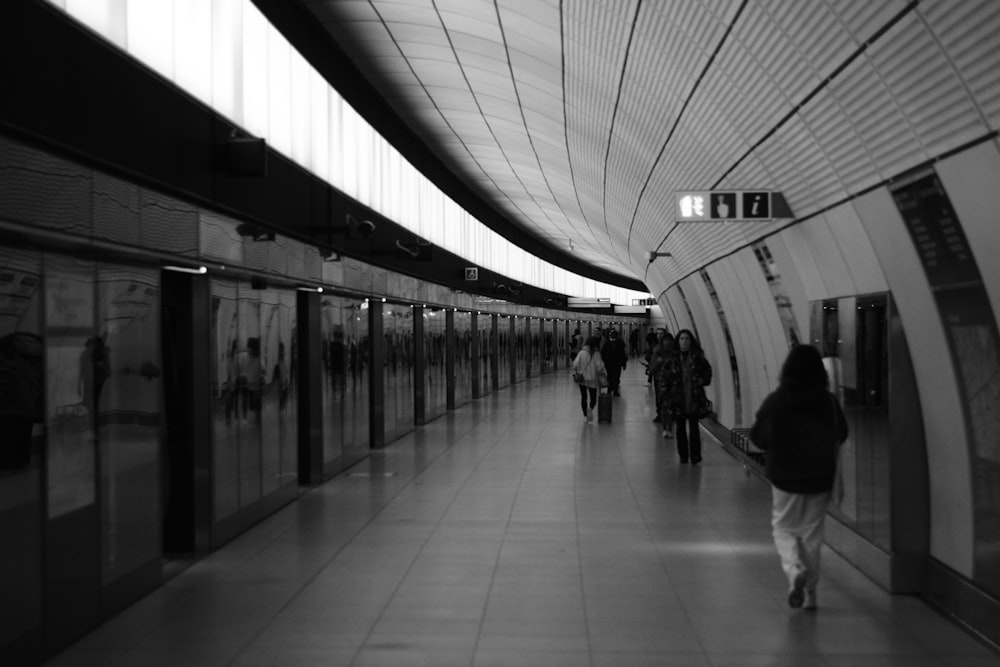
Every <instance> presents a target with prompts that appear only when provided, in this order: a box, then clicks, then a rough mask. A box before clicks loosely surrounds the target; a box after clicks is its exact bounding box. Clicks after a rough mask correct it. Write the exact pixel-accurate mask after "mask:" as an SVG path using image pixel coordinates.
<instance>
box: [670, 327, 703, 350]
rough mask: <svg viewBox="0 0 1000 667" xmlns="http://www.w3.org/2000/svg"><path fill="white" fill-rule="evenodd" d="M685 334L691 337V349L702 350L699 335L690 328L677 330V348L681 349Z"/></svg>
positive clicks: (675, 337)
mask: <svg viewBox="0 0 1000 667" xmlns="http://www.w3.org/2000/svg"><path fill="white" fill-rule="evenodd" d="M684 334H687V335H688V337H689V338H690V339H691V351H692V352H701V343H699V342H698V338H697V336H695V335H694V333H693V332H692V331H691V330H690V329H681V330H680V331H678V332H677V335H676V336H674V343H675V344H676V347H677V349H678V350H679V349H681V336H683V335H684Z"/></svg>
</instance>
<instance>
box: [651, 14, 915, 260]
mask: <svg viewBox="0 0 1000 667" xmlns="http://www.w3.org/2000/svg"><path fill="white" fill-rule="evenodd" d="M919 2H920V0H910V2H909V3H907V5H906V6H905V7H903V9H901V10H899V12H897V13H896V15H895V16H893V17H892V18H891V19H889V20H888V21H887V22H886V24H885V25H883V26H882V27H881V28H879V29H878V30H876V31H875V33H874V34H873V35H872V36H871V37H869V38H868V39H867V40H865V42H864V44H862V45H861V46H859V47H858V48H857V49H855V50H854V52H853V53H851V55H849V56H848V57H847V58H846V59H845V60H844V62H842V63H840V64H839V65H838V66H837V67H836V68H835V69H834V70H833V71H832V72H830V75H829V76H828V77H827V78H826V80H825V81H823V82H821V83H820V84H819V85H818V86H816V87H815V88H813V89H812V90H811V91H810V92H809V93H808V94H807V95H806V96H805V97H804V98H802V101H801V102H799V103H798V104H797V105H795V107H794V108H792V110H791V111H789V112H788V113H787V114H785V116H784V117H783V118H781V119H779V120H778V122H777V123H776V124H775V125H774V126H773V127H772V128H771V129H770V130H768V131H767V132H766V133H765V134H764V135H763V136H762V137H761V138H760V139H758V140H757V142H756V143H755V144H754V145H753V146H751V147H750V148H749V149H748V150H747V151H746V152H745V153H744V154H743V155H741V156H740V157H739V158H738V159H737V160H736V161H735V162H733V164H732V165H730V166H729V168H728V169H726V171H724V172H723V173H722V175H721V176H719V178H718V180H716V181H715V183H713V184H712V187H711V188H709V189H712V190H714V189H715V188H717V187H719V184H721V183H722V182H723V181H724V180H725V179H726V177H727V176H728V175H729V174H731V173H732V172H733V171H734V170H735V169H736V168H737V167H738V166H739V165H740V163H742V162H743V161H744V160H746V159H747V158H748V157H750V156H751V155H752V154H753V153H754V151H756V150H757V149H758V148H760V146H761V145H762V144H763V143H764V142H766V141H767V140H768V139H770V138H771V136H772V135H774V133H775V132H777V131H778V130H779V129H780V128H781V126H782V125H784V124H785V123H787V122H788V121H789V120H791V119H792V118H794V117H795V115H796V114H798V113H799V111H801V110H802V108H803V107H804V106H806V105H807V104H808V103H809V102H810V101H811V100H812V99H813V98H814V97H816V95H818V94H819V93H820V92H822V91H823V90H824V89H825V88H826V87H827V86H828V85H830V83H831V82H832V81H833V80H834V79H835V78H837V76H838V75H839V74H840V73H841V72H843V71H844V70H846V69H847V68H848V67H849V66H850V65H851V63H853V62H854V61H855V60H857V59H858V58H860V57H861V55H862V54H864V52H865V51H867V50H868V47H869V46H871V45H872V44H874V43H875V42H876V41H877V40H878V39H879V38H880V37H882V35H884V34H885V33H887V32H888V31H889V30H891V29H892V27H893V26H895V25H896V24H897V23H899V21H901V20H902V19H903V18H904V17H905V16H906V15H907V14H909V13H910V12H911V11H913V9H914V8H916V6H917V5H918V4H919ZM664 240H666V239H664Z"/></svg>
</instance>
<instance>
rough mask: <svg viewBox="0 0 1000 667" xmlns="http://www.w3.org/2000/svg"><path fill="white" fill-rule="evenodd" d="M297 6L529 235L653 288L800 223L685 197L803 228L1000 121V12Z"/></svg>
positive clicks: (862, 4)
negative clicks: (708, 193)
mask: <svg viewBox="0 0 1000 667" xmlns="http://www.w3.org/2000/svg"><path fill="white" fill-rule="evenodd" d="M298 1H299V2H300V5H301V6H302V7H304V8H305V9H306V11H307V12H308V15H309V17H310V20H314V21H315V23H316V25H317V26H320V27H321V28H322V30H323V31H324V34H325V35H327V36H329V38H331V39H332V40H335V41H336V44H337V45H338V46H339V48H340V49H342V50H343V51H344V52H345V53H346V54H347V55H348V57H349V58H350V59H351V61H352V62H353V63H354V64H355V66H356V67H357V69H358V70H359V71H360V72H361V73H362V74H363V76H364V77H365V78H366V79H367V81H368V82H369V83H370V84H371V86H373V87H374V89H375V90H376V91H377V93H378V95H379V96H381V98H382V99H383V100H384V101H385V103H387V104H388V106H389V107H391V109H392V110H393V111H394V113H395V114H396V115H397V116H398V118H399V119H402V121H403V122H404V123H405V124H406V125H407V126H408V127H409V129H410V130H411V131H412V132H413V133H414V134H416V135H417V136H419V137H420V138H421V140H422V141H423V143H424V144H425V145H426V148H427V149H428V150H429V151H431V152H432V153H433V155H434V156H436V158H437V159H438V160H439V161H440V162H441V163H443V164H444V165H445V167H446V168H447V169H449V170H451V171H452V172H453V173H454V175H455V176H457V177H458V178H459V179H460V180H461V181H464V182H465V183H466V184H467V185H468V186H470V187H471V188H472V190H473V191H474V192H475V193H476V194H477V195H478V197H480V198H481V199H482V200H483V201H484V202H486V203H487V204H488V205H489V206H490V207H492V209H493V210H495V211H497V212H499V213H500V215H501V216H502V217H503V218H505V219H506V221H507V222H508V223H509V224H510V225H512V226H513V228H516V229H517V230H519V231H521V232H526V233H527V234H529V235H530V236H533V237H537V239H539V240H541V242H542V243H543V244H544V245H546V246H547V247H549V248H550V249H551V250H552V251H553V252H554V253H555V254H556V255H558V254H564V255H567V256H572V257H575V258H577V259H579V260H582V261H584V262H586V263H587V264H589V265H591V266H593V267H596V268H597V269H600V270H602V271H606V272H610V273H612V274H615V275H620V276H622V277H624V278H627V279H637V280H639V281H641V282H643V283H645V284H646V285H648V286H650V287H651V288H653V291H654V293H656V294H659V293H660V292H662V290H664V289H666V288H667V287H669V286H670V285H672V284H674V283H675V282H677V281H678V280H680V279H682V278H684V277H685V276H686V275H689V274H690V273H692V272H693V271H697V270H698V269H699V268H701V267H703V266H705V265H707V264H709V263H710V262H712V261H713V260H715V259H718V258H719V257H722V256H724V255H726V254H728V253H731V252H733V251H734V250H737V249H739V248H742V247H745V246H746V245H747V244H749V243H751V242H753V241H754V240H756V239H759V238H761V237H762V236H765V235H767V234H769V233H771V232H774V231H776V230H778V229H780V228H782V227H783V226H785V225H787V224H789V223H790V222H792V220H790V219H777V220H772V221H761V222H749V221H739V222H734V223H681V224H678V223H677V222H676V221H675V220H674V210H675V201H674V199H675V194H674V193H675V192H676V191H679V190H698V189H713V188H730V189H770V190H775V191H779V192H782V193H783V194H784V197H785V200H786V201H787V203H788V204H789V206H790V210H791V211H793V212H794V215H795V216H796V217H798V218H800V219H801V218H802V217H805V216H809V215H813V214H815V213H817V212H819V211H822V210H823V209H824V208H826V207H829V206H831V205H834V204H837V203H839V202H843V201H846V200H849V199H850V198H851V197H853V196H856V195H857V194H859V193H860V192H863V191H864V190H865V189H868V188H870V187H872V186H875V185H878V184H879V183H883V182H885V181H886V180H887V179H890V178H892V177H893V176H896V175H898V174H899V173H901V172H902V171H904V170H906V169H908V168H912V167H913V166H916V165H919V164H921V163H924V162H927V161H928V160H933V159H935V158H936V157H937V156H939V155H940V154H941V153H942V152H943V151H946V150H949V149H950V148H954V147H955V146H958V145H960V144H962V143H963V142H969V141H973V140H977V139H979V138H981V137H982V135H983V134H984V133H989V132H990V131H991V127H992V128H995V127H996V126H997V120H998V118H1000V94H998V92H997V86H996V83H995V80H994V77H995V72H996V71H1000V70H998V66H1000V62H997V61H998V57H1000V56H998V53H1000V48H998V47H1000V43H998V39H1000V38H998V37H997V35H998V34H1000V3H997V2H994V1H991V0H978V1H975V0H967V1H964V2H955V1H953V0H938V1H933V0H924V1H923V2H917V1H909V2H908V1H905V0H891V1H884V2H869V1H867V0H806V1H804V2H790V1H788V0H684V1H683V2H681V1H669V2H668V1H654V0H545V1H543V0H494V1H483V0H298ZM266 4H268V3H267V2H264V1H262V2H258V5H266ZM271 4H274V3H271ZM292 41H293V43H295V39H294V37H292ZM956 75H957V76H956ZM333 83H334V85H336V82H335V81H333ZM369 120H370V121H371V122H372V123H373V125H375V126H376V127H377V128H379V120H378V119H369ZM379 129H381V128H379ZM411 159H412V158H411ZM653 250H656V251H660V252H664V253H670V255H671V256H670V257H663V258H660V259H657V260H655V261H654V262H650V261H649V259H648V258H649V253H650V251H653ZM550 261H555V262H556V263H558V260H552V259H551V258H550Z"/></svg>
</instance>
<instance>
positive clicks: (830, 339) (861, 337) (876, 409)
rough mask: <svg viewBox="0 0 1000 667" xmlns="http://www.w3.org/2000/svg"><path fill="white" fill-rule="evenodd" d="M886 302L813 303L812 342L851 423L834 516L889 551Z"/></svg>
mask: <svg viewBox="0 0 1000 667" xmlns="http://www.w3.org/2000/svg"><path fill="white" fill-rule="evenodd" d="M886 307H887V299H886V297H885V296H873V297H864V298H855V297H845V298H842V299H830V300H827V301H822V302H819V301H817V302H813V303H812V308H811V312H810V339H811V340H812V343H813V345H815V346H816V347H817V349H819V350H820V351H821V352H822V354H823V365H824V367H825V368H826V372H827V375H828V377H829V379H830V391H832V392H833V393H834V394H836V395H837V397H838V399H839V400H840V401H841V405H843V408H844V415H845V416H846V418H847V423H848V429H849V435H848V438H847V441H846V442H845V443H844V444H843V446H842V450H841V465H842V466H843V470H844V501H843V502H842V503H841V505H840V507H839V508H836V509H835V510H834V511H835V512H837V513H838V516H839V517H840V518H841V520H843V521H844V522H845V523H847V525H849V526H851V527H853V528H854V529H855V530H856V531H857V532H858V534H859V535H861V536H863V537H864V538H865V539H867V540H869V541H871V542H872V543H873V544H875V545H877V546H879V547H882V548H884V549H890V548H891V546H892V545H891V518H892V517H891V503H890V492H891V488H892V487H891V476H890V474H889V469H890V463H891V462H890V458H889V455H890V448H891V447H890V446H891V442H890V438H891V437H892V435H891V433H890V431H889V397H888V386H889V385H888V348H887V335H888V329H887V318H886Z"/></svg>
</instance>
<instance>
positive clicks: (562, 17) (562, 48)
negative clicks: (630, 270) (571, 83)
mask: <svg viewBox="0 0 1000 667" xmlns="http://www.w3.org/2000/svg"><path fill="white" fill-rule="evenodd" d="M565 2H566V0H559V66H560V68H561V71H560V77H561V86H562V112H563V142H564V144H565V148H566V164H567V165H568V166H569V179H570V182H571V183H572V184H573V196H574V197H575V198H576V205H577V208H579V209H580V216H581V217H582V218H583V219H584V221H586V220H587V212H586V211H585V210H584V208H583V202H581V201H580V191H579V189H578V188H577V187H576V172H575V171H574V170H573V158H572V155H571V154H570V149H569V112H568V110H567V108H566V7H565ZM569 223H570V225H571V226H572V227H573V231H574V233H576V234H579V233H580V232H579V230H577V228H576V225H574V224H573V221H572V220H570V221H569ZM587 226H588V227H589V224H588V225H587ZM570 248H572V243H571V244H570Z"/></svg>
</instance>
